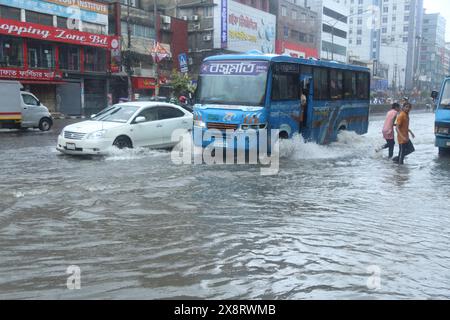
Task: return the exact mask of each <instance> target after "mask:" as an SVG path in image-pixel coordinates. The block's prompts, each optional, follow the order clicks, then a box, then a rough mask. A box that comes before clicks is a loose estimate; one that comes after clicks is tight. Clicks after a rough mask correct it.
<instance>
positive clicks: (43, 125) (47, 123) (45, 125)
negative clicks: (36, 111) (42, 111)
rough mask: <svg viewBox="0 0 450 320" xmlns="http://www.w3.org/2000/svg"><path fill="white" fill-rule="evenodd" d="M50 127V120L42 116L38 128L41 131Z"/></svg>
mask: <svg viewBox="0 0 450 320" xmlns="http://www.w3.org/2000/svg"><path fill="white" fill-rule="evenodd" d="M51 127H52V122H51V120H50V119H48V118H43V119H41V121H40V122H39V130H41V131H48V130H50V128H51Z"/></svg>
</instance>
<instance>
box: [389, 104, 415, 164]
mask: <svg viewBox="0 0 450 320" xmlns="http://www.w3.org/2000/svg"><path fill="white" fill-rule="evenodd" d="M411 108H412V106H411V104H410V103H409V102H407V103H405V106H404V107H403V110H402V111H401V112H400V115H399V116H398V117H397V139H398V145H399V147H400V150H399V152H398V157H395V158H394V159H393V161H394V162H395V163H398V164H403V161H404V160H405V157H406V156H407V155H409V154H411V153H413V152H414V151H415V149H414V146H413V144H412V142H411V140H410V139H409V134H411V136H412V137H413V138H415V137H416V136H415V135H414V133H413V132H412V131H411V130H409V112H410V111H411Z"/></svg>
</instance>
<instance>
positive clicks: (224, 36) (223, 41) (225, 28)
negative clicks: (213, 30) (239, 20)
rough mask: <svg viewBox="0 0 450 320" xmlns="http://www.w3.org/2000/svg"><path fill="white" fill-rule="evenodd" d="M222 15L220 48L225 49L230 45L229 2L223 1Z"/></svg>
mask: <svg viewBox="0 0 450 320" xmlns="http://www.w3.org/2000/svg"><path fill="white" fill-rule="evenodd" d="M220 14H221V15H220V30H221V34H220V43H221V45H220V47H221V48H222V49H225V48H226V47H227V44H228V0H221V9H220Z"/></svg>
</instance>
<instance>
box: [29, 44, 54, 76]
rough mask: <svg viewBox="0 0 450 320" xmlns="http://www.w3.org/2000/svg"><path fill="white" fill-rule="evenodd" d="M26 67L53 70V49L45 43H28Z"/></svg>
mask: <svg viewBox="0 0 450 320" xmlns="http://www.w3.org/2000/svg"><path fill="white" fill-rule="evenodd" d="M28 65H29V67H30V68H38V69H53V68H54V67H55V49H54V47H53V45H52V44H49V43H46V42H37V41H29V42H28Z"/></svg>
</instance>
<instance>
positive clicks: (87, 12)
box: [0, 0, 108, 26]
mask: <svg viewBox="0 0 450 320" xmlns="http://www.w3.org/2000/svg"><path fill="white" fill-rule="evenodd" d="M64 3H65V4H64ZM69 3H74V4H71V5H70V6H68V4H69ZM77 4H79V5H80V6H78V5H77ZM89 4H91V5H89ZM93 4H94V3H91V2H89V1H68V0H67V1H64V0H53V1H52V2H47V1H40V0H0V5H5V6H10V7H14V8H19V9H25V10H29V11H35V12H40V13H46V14H50V15H55V16H59V17H65V18H71V19H77V20H81V21H86V22H91V23H96V24H101V25H105V26H107V25H108V10H107V9H108V8H107V7H106V8H104V7H103V6H101V5H98V6H97V5H93ZM105 10H106V12H105Z"/></svg>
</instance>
